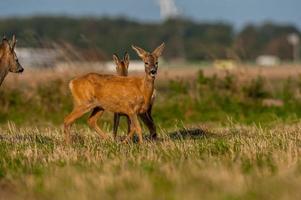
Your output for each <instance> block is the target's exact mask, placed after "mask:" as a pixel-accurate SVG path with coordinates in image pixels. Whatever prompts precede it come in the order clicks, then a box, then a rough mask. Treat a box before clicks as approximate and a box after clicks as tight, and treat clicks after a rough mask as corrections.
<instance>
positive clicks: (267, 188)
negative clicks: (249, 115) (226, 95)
mask: <svg viewBox="0 0 301 200" xmlns="http://www.w3.org/2000/svg"><path fill="white" fill-rule="evenodd" d="M300 126H301V124H300V123H297V124H294V125H292V126H285V125H281V124H279V125H278V126H277V127H273V128H261V127H258V126H244V125H238V124H232V123H230V122H229V123H228V124H227V125H226V126H221V125H218V126H214V127H212V128H210V125H208V127H206V126H203V127H194V129H192V128H191V129H189V128H186V129H184V130H182V128H177V127H175V128H174V129H170V130H167V129H162V130H161V131H160V138H161V139H160V140H159V141H157V142H149V141H145V143H144V144H143V145H138V144H135V143H131V144H121V143H116V142H113V141H102V140H100V139H99V138H98V136H97V135H95V133H94V132H92V131H90V130H89V129H87V128H85V127H82V126H77V127H76V128H75V129H73V142H72V144H71V145H66V144H65V143H64V141H63V135H62V131H61V129H58V128H55V127H51V128H34V127H29V128H26V127H23V128H20V129H19V128H16V127H15V126H14V125H12V124H10V125H9V126H8V125H4V126H1V133H2V134H1V139H0V186H1V187H0V194H1V197H2V198H4V199H99V198H100V197H101V198H104V199H142V198H143V199H298V198H299V197H300V195H301V192H300V190H299V188H300V186H301V182H300V178H301V162H300V161H301V160H300V156H301V151H300V144H301V134H300V131H299V129H300ZM75 130H76V131H75ZM180 130H182V131H180ZM75 132H76V133H75Z"/></svg>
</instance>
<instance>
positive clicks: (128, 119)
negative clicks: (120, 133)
mask: <svg viewBox="0 0 301 200" xmlns="http://www.w3.org/2000/svg"><path fill="white" fill-rule="evenodd" d="M126 121H127V125H128V132H127V134H129V132H130V131H131V120H130V118H129V116H127V115H126Z"/></svg>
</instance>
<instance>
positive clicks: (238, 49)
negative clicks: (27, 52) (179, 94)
mask: <svg viewBox="0 0 301 200" xmlns="http://www.w3.org/2000/svg"><path fill="white" fill-rule="evenodd" d="M293 32H294V33H299V31H298V30H297V29H296V28H295V27H294V26H290V25H278V24H270V23H267V24H263V25H261V26H254V25H248V26H246V27H245V28H243V29H242V31H241V32H239V33H238V34H235V32H234V29H233V27H232V26H231V25H229V24H224V23H200V22H194V21H191V20H185V19H173V20H168V21H165V22H163V23H160V24H159V23H144V24H142V23H140V22H135V21H131V20H127V19H124V18H115V19H110V18H101V19H99V18H68V17H41V16H40V17H32V18H9V19H0V33H2V34H6V35H12V34H13V33H14V34H16V35H17V37H18V41H19V44H18V45H19V46H32V47H47V46H48V47H49V46H50V47H51V46H52V45H53V43H55V44H57V45H62V46H64V45H65V44H66V43H69V44H71V45H73V46H74V47H76V48H77V49H78V50H81V51H82V52H86V51H85V50H87V49H94V50H97V51H98V52H99V54H100V55H101V56H102V57H104V58H106V59H111V55H112V54H113V53H118V52H116V51H121V52H120V53H123V52H124V51H128V52H130V46H131V45H132V44H137V45H140V46H142V47H145V48H147V49H151V48H154V47H156V46H157V45H158V44H160V43H161V42H162V41H165V42H166V44H167V47H168V48H166V51H165V52H164V57H165V58H166V59H173V58H184V59H187V60H214V59H223V58H232V59H233V58H234V59H236V58H241V59H242V60H251V59H255V58H256V57H257V56H258V55H261V54H271V55H277V56H279V57H280V58H282V59H291V56H292V52H291V51H292V49H291V47H290V45H289V44H288V42H287V40H286V36H287V34H290V33H293ZM112 38H114V42H112ZM230 52H231V53H230ZM132 57H133V58H137V55H136V54H133V55H132Z"/></svg>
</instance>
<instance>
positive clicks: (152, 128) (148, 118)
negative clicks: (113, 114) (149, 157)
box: [139, 106, 157, 139]
mask: <svg viewBox="0 0 301 200" xmlns="http://www.w3.org/2000/svg"><path fill="white" fill-rule="evenodd" d="M139 117H140V118H141V119H142V121H143V123H144V124H145V125H146V126H147V128H148V130H149V132H150V138H151V139H157V128H156V125H155V123H154V120H153V118H152V107H151V106H150V108H149V109H148V110H147V112H146V113H143V114H140V115H139Z"/></svg>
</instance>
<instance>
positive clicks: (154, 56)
mask: <svg viewBox="0 0 301 200" xmlns="http://www.w3.org/2000/svg"><path fill="white" fill-rule="evenodd" d="M164 47H165V44H164V42H163V43H162V44H161V45H160V46H158V47H157V48H156V49H155V50H154V51H153V52H152V53H149V52H147V51H145V50H144V49H142V48H140V47H137V46H134V45H132V48H133V49H134V50H135V51H136V53H137V54H138V56H139V57H140V58H141V59H142V60H143V62H144V68H145V73H146V74H147V76H149V77H151V78H155V77H156V75H157V71H158V59H159V57H160V56H161V55H162V53H163V50H164Z"/></svg>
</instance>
